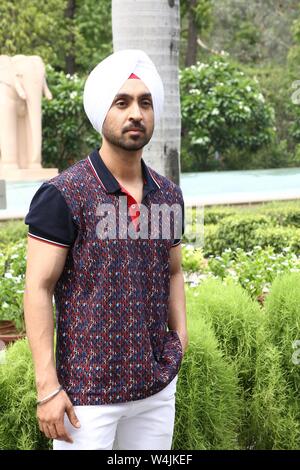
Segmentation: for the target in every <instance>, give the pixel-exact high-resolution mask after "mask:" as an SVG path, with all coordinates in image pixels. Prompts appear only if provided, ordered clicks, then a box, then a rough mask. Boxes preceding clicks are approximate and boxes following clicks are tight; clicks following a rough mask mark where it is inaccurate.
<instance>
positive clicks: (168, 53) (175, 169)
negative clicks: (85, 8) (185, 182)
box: [112, 0, 181, 184]
mask: <svg viewBox="0 0 300 470" xmlns="http://www.w3.org/2000/svg"><path fill="white" fill-rule="evenodd" d="M112 30H113V47H114V51H118V50H120V49H142V50H144V51H145V52H146V53H147V54H148V55H149V57H150V58H151V59H152V60H153V62H154V64H155V65H156V67H157V69H158V72H159V74H160V76H161V77H162V80H163V83H164V88H165V107H164V115H163V117H162V119H161V123H160V125H159V126H157V127H156V129H155V131H154V134H153V137H152V139H151V141H150V143H149V144H148V145H147V146H146V147H145V149H144V153H143V158H144V159H145V161H146V162H147V164H148V165H149V166H150V167H151V168H153V169H154V170H156V171H157V172H158V173H160V174H162V175H164V176H166V177H167V178H169V179H171V180H172V181H174V182H175V183H176V184H179V176H180V131H181V119H180V95H179V76H178V70H179V66H178V62H179V36H180V17H179V0H168V1H165V0H148V1H147V0H140V1H139V2H137V1H134V0H112Z"/></svg>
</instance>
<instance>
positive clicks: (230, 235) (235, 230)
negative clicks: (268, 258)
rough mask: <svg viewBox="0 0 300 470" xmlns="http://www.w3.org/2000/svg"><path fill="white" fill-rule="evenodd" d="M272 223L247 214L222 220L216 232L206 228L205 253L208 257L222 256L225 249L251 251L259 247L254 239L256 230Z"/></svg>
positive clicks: (264, 217) (261, 216) (263, 217)
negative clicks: (256, 246) (213, 255)
mask: <svg viewBox="0 0 300 470" xmlns="http://www.w3.org/2000/svg"><path fill="white" fill-rule="evenodd" d="M268 223H270V221H269V219H268V218H267V217H266V216H264V215H256V214H245V215H239V214H238V215H235V216H228V217H226V218H225V219H223V220H221V221H220V223H219V224H218V225H217V226H216V228H215V230H212V229H209V231H208V233H207V232H206V228H205V245H204V252H205V254H206V255H209V254H218V255H220V254H221V253H222V252H223V251H225V249H227V248H231V249H232V250H236V249H237V248H242V249H243V250H246V251H247V250H251V249H252V248H253V247H254V246H255V245H258V244H259V243H257V242H256V241H255V239H254V235H255V233H256V229H258V228H260V227H262V226H263V227H264V226H266V225H267V224H268Z"/></svg>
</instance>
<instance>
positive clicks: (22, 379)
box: [0, 340, 51, 450]
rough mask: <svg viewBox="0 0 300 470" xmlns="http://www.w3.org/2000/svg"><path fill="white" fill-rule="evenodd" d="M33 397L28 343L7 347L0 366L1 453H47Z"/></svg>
mask: <svg viewBox="0 0 300 470" xmlns="http://www.w3.org/2000/svg"><path fill="white" fill-rule="evenodd" d="M35 402H36V393H35V384H34V372H33V365H32V359H31V353H30V350H29V347H28V342H27V340H20V341H17V342H16V343H14V344H13V345H12V346H10V347H9V348H8V349H7V351H6V355H5V363H4V364H1V365H0V415H1V420H0V448H1V449H2V450H35V449H50V448H51V441H49V440H48V439H46V438H45V437H43V435H42V434H41V432H40V431H39V427H38V423H37V420H36V405H35Z"/></svg>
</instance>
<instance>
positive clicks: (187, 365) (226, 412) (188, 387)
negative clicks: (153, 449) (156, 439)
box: [173, 305, 241, 450]
mask: <svg viewBox="0 0 300 470" xmlns="http://www.w3.org/2000/svg"><path fill="white" fill-rule="evenodd" d="M190 313H191V315H190V316H189V331H190V341H189V348H188V350H187V352H186V353H185V356H184V360H183V362H182V366H181V370H180V375H179V379H178V386H177V393H176V410H177V411H176V424H175V429H174V440H173V448H174V449H191V450H198V449H236V448H238V442H237V430H238V425H239V419H240V412H241V403H240V400H239V387H238V383H237V379H236V376H235V372H234V368H233V367H232V365H231V364H230V363H229V362H228V361H227V359H226V358H224V357H223V356H222V354H221V352H220V350H219V348H218V342H217V340H216V337H215V335H214V333H213V330H212V327H211V325H210V323H209V321H207V320H206V319H204V318H203V317H202V316H201V315H199V309H198V307H197V305H196V306H194V308H192V309H191V311H190Z"/></svg>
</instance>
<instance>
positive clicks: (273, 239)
mask: <svg viewBox="0 0 300 470" xmlns="http://www.w3.org/2000/svg"><path fill="white" fill-rule="evenodd" d="M253 243H254V244H256V245H261V246H262V247H266V246H272V247H273V248H274V250H275V251H276V252H277V253H278V252H280V251H282V250H284V249H285V248H287V247H290V248H291V250H292V251H294V252H295V253H297V254H298V253H300V230H299V229H298V228H296V227H265V228H258V229H257V230H256V231H255V233H254V236H253Z"/></svg>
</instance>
